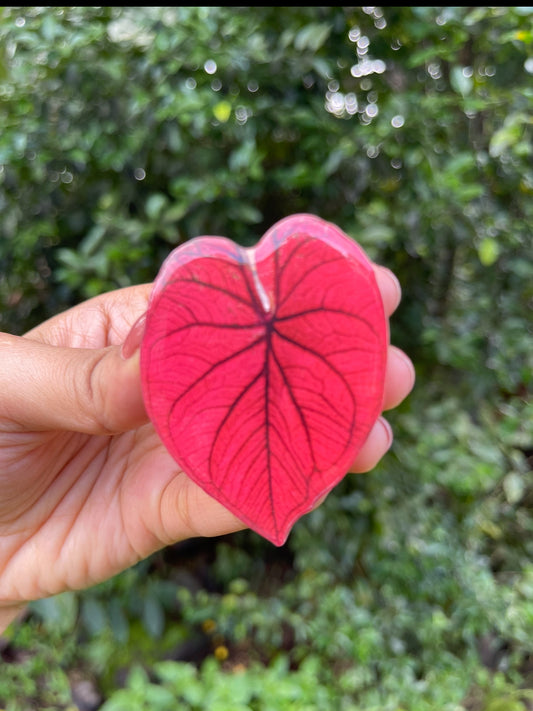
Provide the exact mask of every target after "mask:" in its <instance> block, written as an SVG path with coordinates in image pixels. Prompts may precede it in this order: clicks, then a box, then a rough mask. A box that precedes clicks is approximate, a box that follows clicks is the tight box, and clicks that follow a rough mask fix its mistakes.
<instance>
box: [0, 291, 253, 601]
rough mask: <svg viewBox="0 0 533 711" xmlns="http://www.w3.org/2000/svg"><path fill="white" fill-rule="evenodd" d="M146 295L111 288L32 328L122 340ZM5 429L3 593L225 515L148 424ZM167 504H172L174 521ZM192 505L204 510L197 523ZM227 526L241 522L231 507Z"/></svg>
mask: <svg viewBox="0 0 533 711" xmlns="http://www.w3.org/2000/svg"><path fill="white" fill-rule="evenodd" d="M147 297H148V289H147V288H146V287H139V288H137V289H135V290H125V291H118V292H113V293H112V294H110V295H108V296H107V297H101V298H99V299H96V300H93V301H90V302H86V303H85V304H82V305H81V306H79V307H77V308H75V309H72V310H71V311H69V312H67V313H66V314H65V315H63V316H59V317H56V318H55V319H53V320H51V321H49V322H47V323H45V324H43V325H42V326H40V327H39V328H38V329H35V330H34V331H32V332H30V334H28V336H29V337H31V338H34V339H38V340H40V341H44V342H49V343H53V344H54V345H62V346H75V347H90V348H103V347H106V346H109V345H117V344H120V343H122V342H123V341H124V339H125V337H126V336H127V334H128V331H129V329H130V327H131V325H132V323H133V322H134V321H135V320H136V318H137V317H138V316H139V315H140V314H141V313H142V312H143V311H144V309H145V308H146V303H147ZM2 429H4V428H2ZM9 429H11V431H9V432H5V433H4V432H2V433H1V434H0V471H1V472H2V474H1V478H0V502H2V503H1V504H0V569H1V568H2V567H4V566H6V567H5V571H4V574H3V576H2V579H1V580H0V597H1V598H3V599H11V600H16V599H21V598H22V599H34V598H36V597H41V596H43V595H49V594H54V593H56V592H58V591H60V590H63V589H72V588H80V587H85V586H87V585H90V584H93V583H95V582H97V581H100V580H103V579H105V578H107V577H109V576H111V575H113V574H115V573H116V572H118V571H120V570H122V569H124V568H125V567H128V566H129V565H132V564H133V563H135V562H136V561H137V560H139V559H140V558H143V557H145V556H147V555H149V554H150V553H151V552H153V551H154V550H156V549H158V548H160V547H161V546H163V545H165V544H168V543H170V542H171V541H175V540H176V539H177V538H179V537H184V536H186V535H209V534H210V533H211V531H210V524H209V522H210V521H211V520H215V521H217V520H218V521H220V520H221V518H224V516H225V512H224V510H223V509H222V507H221V506H219V504H217V503H216V502H215V501H213V500H212V499H210V498H209V497H207V496H206V495H203V494H202V492H201V490H199V489H197V488H196V487H194V486H193V485H192V483H191V482H190V480H189V479H188V478H187V477H186V476H185V475H184V474H183V473H182V472H181V471H180V470H179V468H178V467H177V465H176V463H175V462H174V461H173V460H172V459H171V458H170V457H169V455H168V454H167V453H166V451H165V449H164V448H163V446H162V445H161V443H160V441H159V439H158V437H157V435H156V434H155V431H154V429H153V427H152V426H151V424H149V423H147V424H144V425H142V426H140V427H139V428H137V429H135V430H133V431H128V432H125V433H122V434H118V435H114V436H94V435H86V434H82V433H76V432H26V431H16V429H15V430H13V428H9ZM13 481H16V482H17V492H18V493H17V495H16V496H13V494H12V493H11V492H12V489H13ZM165 507H167V508H172V507H175V509H176V510H175V517H176V521H175V522H174V523H173V522H172V521H171V527H168V526H166V521H168V519H169V513H170V512H168V511H165V510H164V509H165ZM196 507H200V508H202V510H203V514H204V515H203V518H201V519H200V520H199V523H198V530H195V529H194V528H193V526H194V520H195V519H194V515H193V512H194V510H195V508H196ZM206 507H208V508H207V509H206ZM209 507H212V509H213V510H212V512H211V515H210V511H209ZM187 512H189V513H187ZM178 519H179V520H178ZM202 521H205V525H204V526H202ZM172 523H173V525H172ZM226 526H227V527H228V528H229V529H231V528H234V529H237V528H238V527H239V524H238V522H237V521H236V520H235V519H233V517H231V516H230V515H229V514H227V515H226ZM169 528H170V530H167V529H169Z"/></svg>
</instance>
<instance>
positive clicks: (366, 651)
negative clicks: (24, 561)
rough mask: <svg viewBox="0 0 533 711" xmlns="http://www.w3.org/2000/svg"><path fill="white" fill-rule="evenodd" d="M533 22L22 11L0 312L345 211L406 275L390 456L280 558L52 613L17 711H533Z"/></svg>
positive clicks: (413, 12) (222, 544) (148, 10)
mask: <svg viewBox="0 0 533 711" xmlns="http://www.w3.org/2000/svg"><path fill="white" fill-rule="evenodd" d="M532 19H533V10H532V8H527V7H435V8H434V7H400V8H394V7H383V8H380V7H307V8H305V7H303V8H299V7H284V8H279V7H256V8H244V7H139V8H127V7H124V8H122V7H7V8H6V7H4V8H1V9H0V125H1V127H2V130H1V132H0V328H1V329H2V330H4V331H9V332H12V333H24V331H26V330H27V329H29V328H30V327H31V326H33V325H35V324H36V323H38V322H40V321H41V320H43V319H44V318H46V317H48V316H50V315H52V314H54V313H57V312H58V311H61V310H63V309H65V308H68V307H69V306H70V305H72V304H75V303H77V302H79V301H81V300H83V299H85V298H87V297H90V296H93V295H95V294H99V293H101V292H104V291H107V290H110V289H114V288H118V287H121V286H126V285H129V284H137V283H141V282H144V281H150V280H152V279H153V278H154V276H155V274H156V273H157V270H158V268H159V266H160V264H161V262H162V260H163V259H164V258H165V256H166V255H167V254H168V253H169V251H170V250H171V249H173V248H174V247H176V246H177V245H178V244H180V243H182V242H184V241H186V240H187V239H189V238H191V237H194V236H197V235H201V234H222V235H226V236H228V237H231V238H233V239H234V240H236V241H238V242H239V243H241V244H243V245H251V244H253V243H255V242H256V241H257V240H258V239H259V237H260V236H261V235H262V234H263V232H264V231H265V230H266V229H267V228H268V227H270V226H271V225H272V224H273V223H274V222H275V221H276V220H277V219H279V218H281V217H284V216H286V215H288V214H291V213H294V212H312V213H315V214H318V215H320V216H322V217H324V218H325V219H329V220H331V221H333V222H335V223H336V224H338V225H339V226H340V227H341V228H342V229H344V230H345V231H346V232H348V233H349V234H350V235H352V236H353V237H354V238H355V239H356V240H357V241H358V242H360V243H361V244H362V245H363V247H364V248H365V249H366V250H367V252H368V253H369V254H370V256H371V257H372V258H374V259H375V260H376V261H378V262H380V263H382V264H385V265H387V266H388V267H390V268H391V269H393V270H394V271H395V273H396V274H397V275H398V277H399V278H400V281H401V283H402V287H403V293H404V296H403V301H402V305H401V307H400V309H399V311H398V312H397V314H396V315H395V316H394V319H393V323H392V337H393V340H394V342H395V343H396V344H397V345H399V346H400V347H402V348H404V349H405V350H406V351H407V352H408V353H409V355H410V356H411V357H412V358H413V360H414V362H415V365H416V369H417V374H418V381H417V386H416V388H415V391H414V392H413V394H412V395H411V396H410V397H409V399H408V400H407V401H406V402H405V403H404V404H403V405H402V406H401V407H400V408H398V409H397V410H396V411H394V412H393V413H391V418H390V419H391V421H392V424H393V426H394V428H395V435H396V439H395V444H394V445H393V448H392V450H391V452H390V453H389V454H388V455H387V456H386V457H385V459H384V460H383V462H382V463H381V464H380V465H379V466H378V468H377V469H376V470H375V471H374V472H372V473H371V474H369V475H368V476H360V477H347V478H346V479H345V480H344V482H342V484H341V485H339V487H337V488H336V490H335V492H334V493H333V494H332V495H331V496H330V497H328V499H327V501H326V502H325V504H324V505H323V506H322V507H321V508H320V509H318V510H317V511H315V512H314V513H312V514H310V515H308V516H306V517H304V519H302V520H301V521H299V522H298V524H297V525H296V526H295V528H294V530H293V532H292V534H291V536H290V538H289V540H288V542H287V544H286V545H285V546H283V547H282V548H280V549H277V548H274V547H273V546H271V545H270V544H268V543H267V542H265V541H263V540H262V539H260V538H259V537H258V536H256V535H255V534H252V533H250V532H241V533H238V534H234V535H232V536H226V537H222V538H220V539H216V540H214V541H211V540H210V541H202V540H192V541H188V542H185V543H182V544H179V545H176V546H171V547H169V548H168V549H165V550H164V551H161V552H160V553H158V554H156V555H154V556H153V557H151V558H150V559H148V560H146V561H143V562H142V563H140V564H139V565H137V566H135V567H134V568H132V569H130V570H128V571H125V572H124V573H123V574H121V575H118V576H116V577H115V578H113V579H112V580H109V581H108V582H106V583H104V584H102V585H99V586H97V587H95V588H92V589H90V590H87V591H85V592H82V593H66V594H63V595H59V596H57V597H55V598H51V599H47V600H43V601H39V602H36V603H33V604H32V605H30V607H29V608H28V611H27V613H26V614H25V615H24V616H23V618H22V619H21V620H19V621H18V622H17V623H15V624H13V625H12V626H11V627H10V629H9V630H8V632H7V633H6V634H5V635H4V636H3V637H2V639H1V643H0V655H1V666H0V702H1V703H2V704H3V706H4V707H5V708H6V709H8V711H26V710H27V709H39V711H47V710H50V711H51V710H52V709H53V710H54V711H61V710H67V709H68V710H70V711H73V710H75V709H78V710H79V711H93V710H96V709H101V710H102V711H121V710H123V709H124V710H126V709H127V711H137V710H141V709H149V710H150V711H159V710H161V711H165V710H166V709H172V710H174V709H177V708H179V709H180V710H181V709H183V710H185V711H186V710H188V709H190V710H199V709H209V711H243V710H245V709H252V710H258V711H259V710H260V711H270V710H278V709H282V710H283V709H290V710H291V711H300V710H301V711H303V710H304V709H305V711H315V710H316V711H329V710H330V709H331V711H359V710H363V709H364V711H374V710H376V711H378V710H379V711H426V710H427V711H429V710H430V709H439V710H440V711H526V709H531V708H533V563H532V561H533V536H532V529H533V523H532V521H533V519H532V515H531V514H532V508H533V475H532V471H531V470H532V457H533V405H532V402H531V399H530V395H531V385H532V376H531V374H532V359H533V356H532V353H533V335H532V323H533V319H532V306H533V264H532V246H533V240H532V224H533V201H532V195H533V160H532V157H533V144H532V129H533V112H532V108H533V78H532V77H533V22H532Z"/></svg>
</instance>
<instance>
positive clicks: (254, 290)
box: [141, 214, 388, 545]
mask: <svg viewBox="0 0 533 711" xmlns="http://www.w3.org/2000/svg"><path fill="white" fill-rule="evenodd" d="M387 339H388V332H387V322H386V319H385V316H384V312H383V304H382V300H381V295H380V293H379V290H378V287H377V284H376V281H375V277H374V271H373V268H372V265H371V263H370V261H369V260H368V258H367V257H366V255H365V254H364V252H363V251H362V250H361V249H360V248H359V247H358V246H357V245H356V243H355V242H354V241H353V240H351V239H350V238H349V237H347V236H346V235H345V234H344V233H343V232H342V231H341V230H340V229H339V228H337V227H336V226H334V225H333V224H331V223H329V222H325V221H324V220H321V219H320V218H318V217H315V216H312V215H305V214H303V215H293V216H291V217H288V218H285V219H284V220H281V221H280V222H278V223H277V224H276V225H274V226H273V227H272V228H271V229H270V230H269V231H268V232H267V233H266V234H265V235H264V236H263V238H262V239H261V241H260V242H259V243H258V244H257V245H256V246H255V247H253V248H249V249H244V248H241V247H239V246H237V245H236V244H235V243H234V242H232V241H231V240H229V239H226V238H224V237H197V238H195V239H193V240H190V241H189V242H187V243H185V244H184V245H182V246H180V247H178V248H177V249H175V250H174V251H173V252H172V253H171V254H170V256H169V257H168V258H167V260H166V261H165V263H164V264H163V266H162V268H161V270H160V272H159V274H158V276H157V278H156V281H155V284H154V288H153V291H152V295H151V299H150V305H149V309H148V314H147V319H146V331H145V335H144V337H143V342H142V344H141V374H142V384H143V393H144V399H145V403H146V408H147V411H148V414H149V416H150V419H151V420H152V422H153V424H154V426H155V428H156V430H157V432H158V434H159V436H160V438H161V440H162V442H163V443H164V445H165V446H166V448H167V449H168V451H169V452H170V453H171V454H172V455H173V457H174V458H175V459H176V461H177V462H178V463H179V465H180V466H181V467H182V468H183V470H184V471H185V472H186V473H187V474H188V475H189V477H191V478H192V479H193V480H194V481H195V482H196V483H197V484H198V485H199V486H201V487H202V488H203V489H204V490H205V491H206V492H207V493H208V494H210V495H211V496H212V497H214V498H215V499H217V500H218V501H220V502H221V503H222V504H223V505H224V506H226V507H227V508H228V509H230V510H231V511H232V512H233V513H235V514H236V515H237V516H238V517H239V518H240V519H241V520H242V521H243V522H244V523H246V524H247V525H248V526H250V527H251V528H252V529H254V530H255V531H257V532H258V533H260V534H261V535H263V536H264V537H265V538H267V539H269V540H270V541H272V542H273V543H274V544H276V545H281V544H283V543H284V542H285V540H286V538H287V535H288V533H289V531H290V529H291V527H292V525H293V524H294V523H295V521H296V520H297V519H298V518H299V517H300V516H302V515H303V514H305V513H307V512H308V511H310V510H311V509H312V508H313V507H314V506H316V504H317V502H318V501H319V500H320V499H321V497H323V496H324V495H325V494H326V493H327V492H329V491H330V490H331V489H332V488H333V487H334V486H335V485H336V484H337V483H338V482H339V481H340V480H341V479H342V477H343V476H344V475H345V474H346V472H347V471H348V469H349V467H350V465H351V464H352V463H353V461H354V459H355V457H356V455H357V453H358V452H359V450H360V448H361V446H362V445H363V444H364V442H365V440H366V438H367V436H368V434H369V432H370V429H371V428H372V425H373V424H374V422H375V421H376V419H377V418H378V416H379V414H380V412H381V407H382V398H383V382H384V374H385V362H386V350H387Z"/></svg>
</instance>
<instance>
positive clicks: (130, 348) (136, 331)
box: [120, 313, 146, 360]
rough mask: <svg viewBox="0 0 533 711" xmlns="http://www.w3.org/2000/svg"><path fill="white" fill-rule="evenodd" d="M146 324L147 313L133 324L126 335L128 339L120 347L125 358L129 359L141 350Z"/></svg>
mask: <svg viewBox="0 0 533 711" xmlns="http://www.w3.org/2000/svg"><path fill="white" fill-rule="evenodd" d="M145 326H146V313H144V314H143V315H142V316H140V317H139V318H138V319H137V321H135V323H134V324H133V326H132V327H131V329H130V332H129V333H128V335H127V336H126V340H125V341H124V343H123V344H122V346H121V348H120V355H121V356H122V358H124V360H128V358H131V357H132V356H133V355H135V353H136V352H137V351H138V350H139V347H140V345H141V341H142V339H143V336H144V329H145Z"/></svg>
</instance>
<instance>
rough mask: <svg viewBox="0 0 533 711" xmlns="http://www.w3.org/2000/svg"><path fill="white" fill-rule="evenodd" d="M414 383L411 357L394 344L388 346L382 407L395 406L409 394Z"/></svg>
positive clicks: (390, 407)
mask: <svg viewBox="0 0 533 711" xmlns="http://www.w3.org/2000/svg"><path fill="white" fill-rule="evenodd" d="M414 384H415V369H414V366H413V363H412V362H411V359H410V358H409V357H408V356H407V355H406V354H405V353H404V352H403V351H401V350H400V349H399V348H396V346H389V350H388V358H387V369H386V371H385V384H384V393H383V409H384V410H391V409H392V408H393V407H397V406H398V405H399V404H400V403H401V402H402V401H403V400H405V398H406V397H407V396H408V395H409V393H410V392H411V390H412V389H413V387H414Z"/></svg>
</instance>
